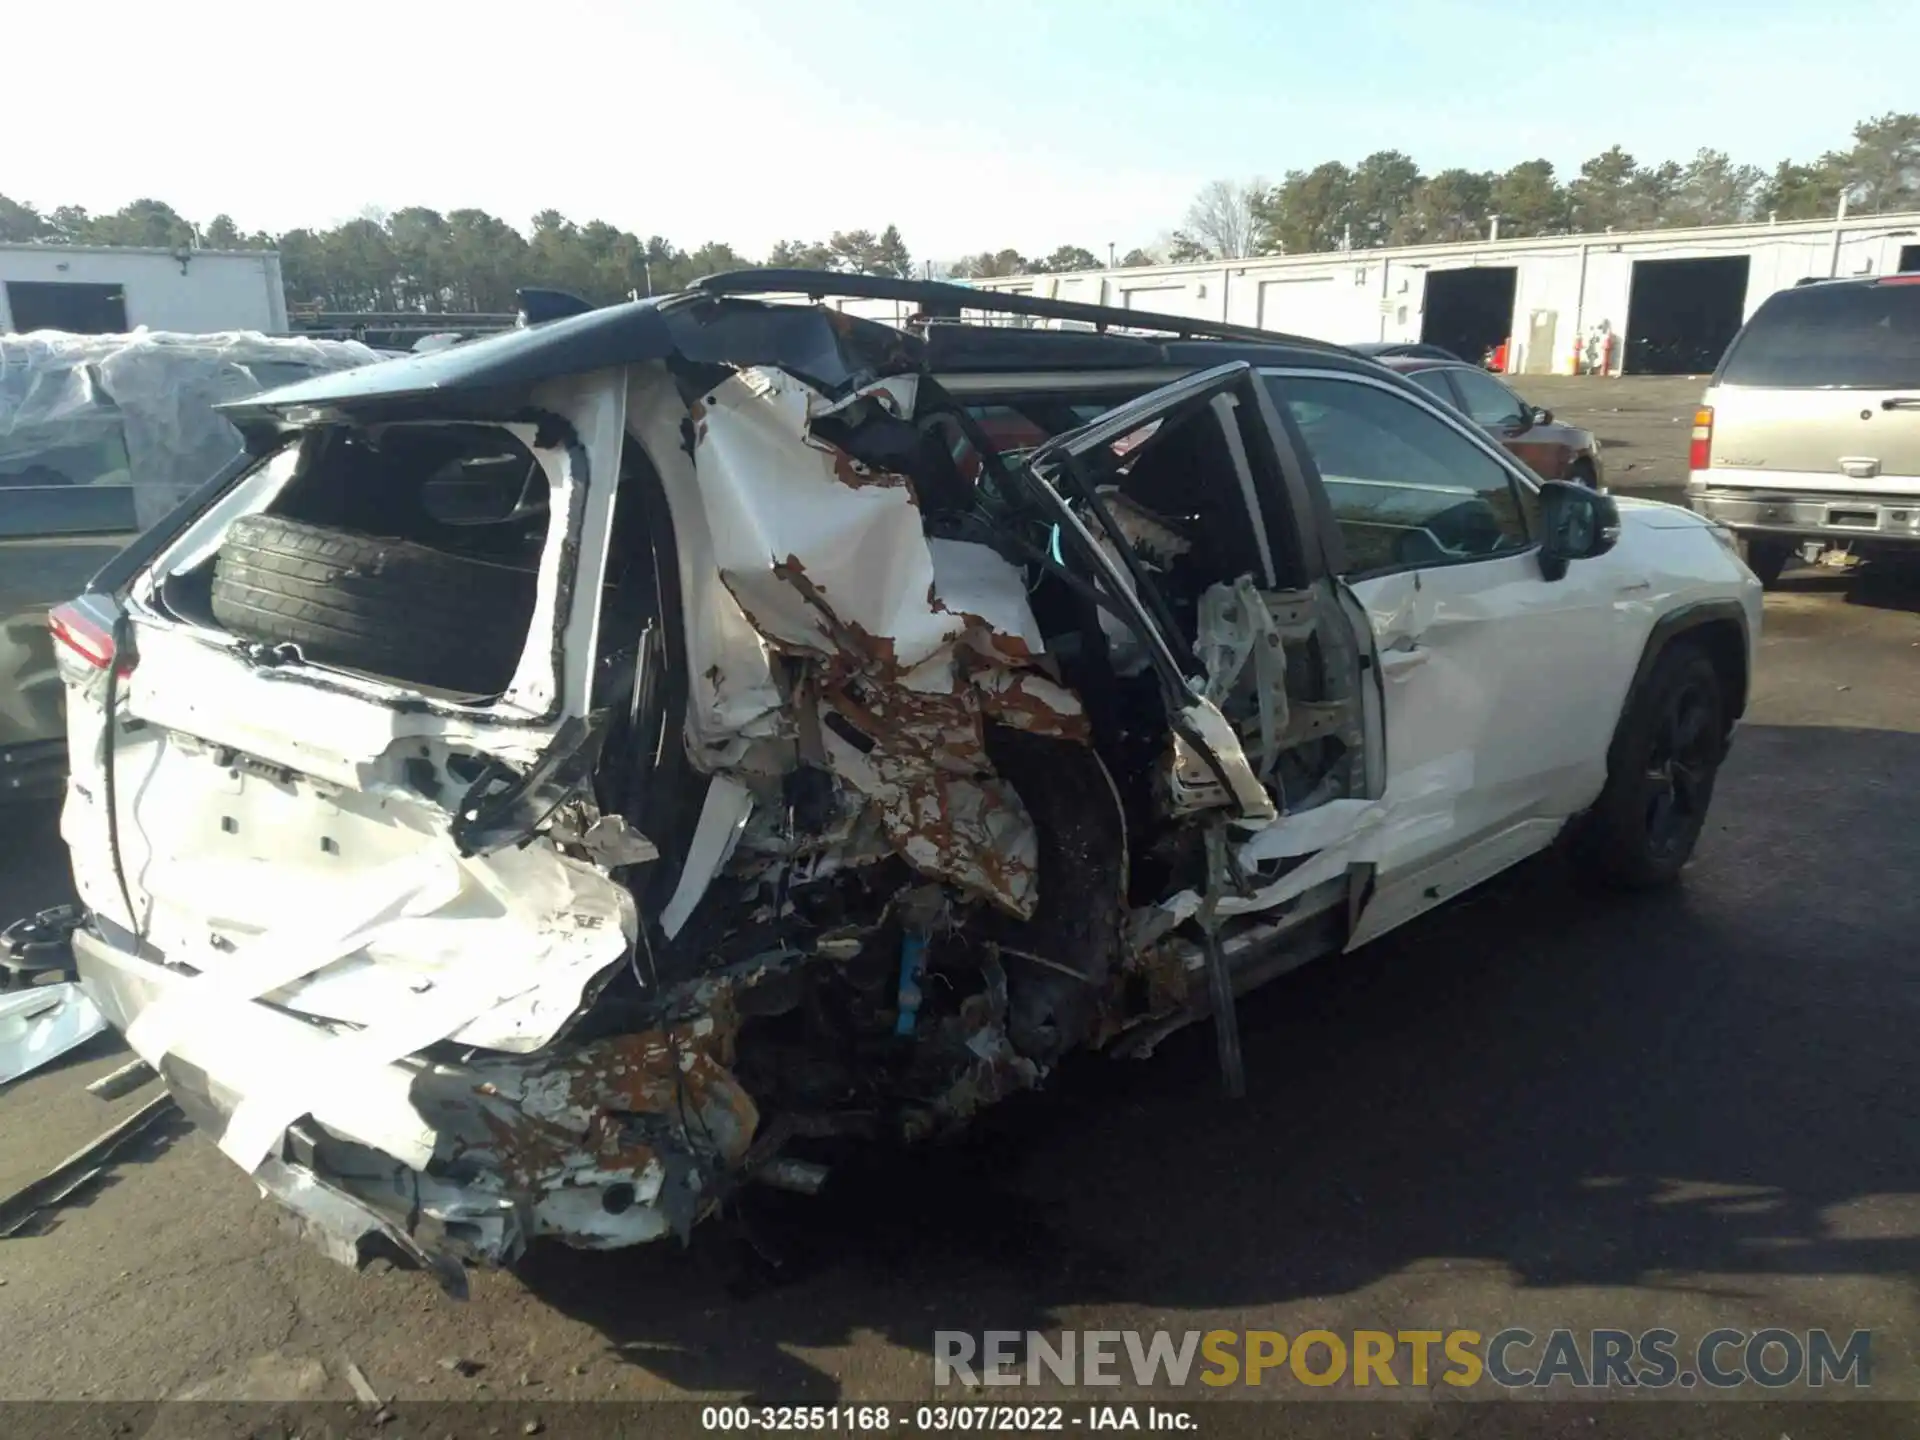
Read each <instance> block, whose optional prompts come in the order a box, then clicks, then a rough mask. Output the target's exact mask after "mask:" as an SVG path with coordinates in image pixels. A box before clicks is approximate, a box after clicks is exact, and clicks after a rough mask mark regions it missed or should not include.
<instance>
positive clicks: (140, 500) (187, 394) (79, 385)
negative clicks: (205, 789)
mask: <svg viewBox="0 0 1920 1440" xmlns="http://www.w3.org/2000/svg"><path fill="white" fill-rule="evenodd" d="M374 358H375V357H374V356H373V354H372V352H371V351H368V350H366V349H364V348H363V347H361V346H358V345H341V344H335V343H332V342H318V343H316V342H313V341H308V340H286V339H274V338H270V337H268V336H265V335H252V334H237V333H236V334H228V335H172V334H164V333H156V332H150V331H141V332H138V333H135V334H132V335H65V334H58V333H55V332H52V331H37V332H35V333H34V334H31V335H24V336H8V337H5V338H0V803H4V802H5V801H7V800H20V799H34V798H47V797H49V796H54V795H57V794H59V792H60V788H61V786H62V785H63V784H64V783H65V777H66V756H67V727H66V721H65V718H64V716H63V714H62V709H61V694H62V691H61V685H60V677H59V674H58V672H57V671H56V670H55V668H54V659H53V642H52V638H51V637H50V636H49V634H48V633H47V611H48V610H49V609H50V608H51V607H52V606H53V605H55V604H56V603H58V602H59V601H61V600H65V599H68V598H70V597H72V596H74V595H78V594H79V593H80V591H81V590H82V589H83V588H85V586H86V583H87V578H88V577H89V576H90V575H92V574H93V573H94V571H96V570H98V569H99V568H100V567H101V566H102V565H103V564H105V563H106V562H107V561H108V560H109V559H111V558H112V557H113V555H114V554H115V553H117V552H118V551H119V549H120V548H121V547H122V546H123V545H125V544H126V543H127V542H128V541H129V540H131V539H132V538H133V537H134V536H135V535H137V534H138V533H139V532H140V530H141V529H142V528H143V527H144V526H146V525H150V524H152V523H153V521H154V520H156V519H157V518H158V517H159V516H161V515H163V514H165V513H166V511H167V510H169V509H171V508H172V507H173V505H174V504H176V503H177V502H178V501H179V500H180V499H181V498H182V497H183V496H185V495H187V494H188V493H189V492H191V491H192V490H193V489H194V488H195V487H197V486H199V485H200V484H202V483H204V482H205V481H206V479H207V477H208V476H210V475H212V474H214V473H216V472H217V471H218V470H220V469H221V467H222V466H223V465H225V464H226V463H227V462H229V461H231V460H233V459H234V458H235V457H237V456H238V455H240V454H241V450H242V447H241V443H240V435H239V432H238V431H236V430H235V429H234V428H233V427H232V426H231V425H229V424H228V423H227V422H226V421H225V420H223V419H221V418H220V416H218V415H217V414H215V412H214V408H213V407H214V406H215V405H216V404H218V403H219V402H220V401H222V400H231V399H235V398H238V397H239V396H242V395H247V394H251V393H253V392H254V391H257V390H262V389H267V388H270V387H273V386H276V385H284V384H286V383H287V382H288V381H291V380H299V379H304V378H306V377H308V376H311V375H315V374H319V373H322V372H324V371H327V370H332V369H337V368H340V367H342V366H346V365H360V364H365V363H367V362H368V361H371V360H372V359H374Z"/></svg>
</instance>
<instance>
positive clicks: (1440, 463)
mask: <svg viewBox="0 0 1920 1440" xmlns="http://www.w3.org/2000/svg"><path fill="white" fill-rule="evenodd" d="M1269 384H1270V386H1271V388H1272V392H1273V394H1274V397H1275V399H1276V400H1277V401H1279V402H1280V403H1281V404H1282V405H1284V407H1285V408H1286V410H1287V412H1288V413H1289V414H1290V415H1291V417H1292V419H1293V421H1294V423H1295V424H1296V425H1297V426H1298V427H1299V432H1300V437H1301V441H1302V443H1303V448H1304V451H1305V455H1306V457H1307V458H1308V459H1309V460H1310V461H1311V462H1312V464H1313V466H1314V467H1315V468H1316V469H1317V470H1318V472H1319V478H1320V483H1321V484H1322V485H1324V487H1325V489H1326V492H1327V495H1328V498H1329V500H1330V502H1331V507H1332V510H1333V514H1334V518H1335V519H1336V521H1337V522H1338V525H1339V528H1340V531H1341V534H1342V537H1343V539H1344V541H1345V544H1346V550H1347V572H1346V580H1347V583H1348V587H1349V589H1350V590H1351V592H1352V594H1353V595H1354V596H1355V598H1356V599H1357V600H1358V601H1359V602H1360V604H1361V605H1362V606H1363V607H1364V609H1365V611H1366V614H1367V620H1368V624H1369V625H1370V627H1371V629H1372V632H1373V639H1374V643H1375V645H1376V647H1377V653H1378V655H1379V657H1380V669H1381V689H1382V694H1383V709H1384V715H1385V732H1386V758H1387V764H1386V773H1387V790H1386V795H1387V798H1388V800H1389V801H1390V802H1391V806H1392V807H1393V808H1396V809H1397V810H1398V812H1399V814H1400V816H1401V819H1400V820H1398V821H1394V822H1391V823H1389V824H1387V825H1386V826H1384V827H1383V829H1382V831H1381V837H1380V840H1379V842H1378V849H1377V854H1376V858H1375V872H1374V889H1373V893H1372V896H1371V898H1370V899H1369V901H1368V903H1367V905H1366V907H1365V908H1364V909H1363V911H1362V913H1361V916H1360V920H1359V923H1358V925H1357V927H1356V929H1355V931H1354V934H1353V936H1352V939H1351V943H1352V944H1355V945H1357V944H1361V943H1363V942H1364V941H1366V940H1368V939H1370V938H1372V937H1373V936H1375V935H1378V934H1380V933H1381V932H1383V931H1385V930H1387V929H1390V928H1392V927H1393V926H1395V925H1398V924H1400V923H1401V922H1402V921H1404V920H1407V919H1409V918H1411V917H1412V916H1413V915H1416V914H1418V913H1419V912H1420V911H1422V910H1425V909H1427V908H1429V907H1430V906H1432V905H1434V904H1437V903H1439V902H1441V901H1443V900H1446V899H1449V898H1451V897H1452V896H1453V895H1455V894H1457V893H1459V892H1460V891H1461V890H1463V889H1465V888H1467V887H1468V886H1471V885H1473V884H1475V883H1477V882H1478V881H1480V880H1483V879H1485V878H1486V877H1487V876H1489V875H1492V874H1494V873H1495V872H1497V871H1499V870H1501V869H1504V868H1505V867H1506V866H1508V865H1510V864H1512V863H1514V862H1515V861H1516V860H1519V859H1521V858H1523V857H1524V856H1526V855H1529V854H1531V853H1533V852H1534V851H1536V850H1538V849H1540V848H1542V847H1543V846H1545V845H1546V844H1548V843H1549V842H1550V841H1551V840H1552V839H1553V837H1554V835H1555V834H1556V833H1557V832H1558V831H1559V829H1560V827H1561V826H1562V824H1563V823H1564V822H1565V820H1566V819H1567V817H1568V816H1570V815H1572V814H1574V813H1576V812H1577V811H1579V810H1581V809H1583V808H1584V807H1585V806H1587V805H1588V804H1590V803H1591V802H1592V800H1593V799H1594V797H1595V796H1596V795H1598V794H1599V791H1600V788H1601V786H1602V785H1603V784H1604V783H1605V778H1606V753H1607V748H1608V745H1609V743H1610V741H1611V738H1612V733H1613V727H1614V721H1615V719H1616V716H1615V715H1614V713H1613V709H1614V702H1613V700H1612V699H1611V698H1609V697H1610V695H1611V694H1612V692H1613V690H1616V689H1617V686H1614V687H1612V688H1611V689H1610V685H1609V682H1610V680H1611V679H1612V678H1613V677H1617V676H1618V675H1619V674H1620V673H1621V668H1620V667H1621V666H1623V665H1625V666H1629V667H1630V666H1631V664H1632V657H1631V654H1630V653H1628V652H1630V651H1631V649H1632V646H1633V644H1634V642H1635V638H1636V634H1637V631H1636V630H1635V629H1634V627H1633V626H1632V624H1631V622H1630V621H1629V619H1628V617H1627V615H1626V614H1624V613H1622V612H1623V610H1624V608H1625V607H1621V606H1617V605H1616V604H1615V601H1616V599H1617V598H1618V596H1619V595H1620V594H1621V593H1622V592H1623V591H1627V590H1631V589H1632V588H1633V580H1632V577H1630V576H1625V575H1623V571H1622V568H1621V566H1619V565H1617V564H1601V563H1598V562H1595V563H1584V562H1583V563H1576V564H1574V565H1572V566H1571V567H1569V568H1568V570H1567V572H1566V573H1565V574H1564V575H1562V576H1561V577H1560V578H1558V579H1556V580H1548V579H1546V578H1545V577H1544V576H1543V574H1542V572H1541V565H1540V557H1539V554H1538V549H1539V546H1538V536H1537V533H1536V532H1537V528H1538V504H1537V491H1536V489H1535V482H1533V481H1531V480H1529V479H1528V478H1527V477H1526V476H1524V475H1523V474H1522V472H1521V471H1520V469H1519V467H1518V466H1516V465H1515V464H1514V463H1513V462H1512V461H1511V460H1510V459H1508V457H1507V456H1505V455H1504V454H1503V453H1502V452H1501V451H1500V450H1499V448H1498V447H1497V446H1494V445H1492V444H1491V443H1489V442H1488V441H1487V440H1485V439H1484V437H1482V436H1481V435H1480V434H1478V433H1477V431H1475V430H1474V429H1473V428H1472V427H1471V426H1470V425H1468V424H1467V423H1466V422H1465V421H1464V420H1462V419H1461V418H1460V417H1458V416H1456V415H1454V414H1453V413H1452V412H1451V411H1450V410H1448V409H1446V408H1444V407H1442V406H1441V405H1440V404H1438V403H1437V402H1431V401H1429V400H1428V399H1427V398H1426V397H1425V396H1418V395H1414V394H1412V393H1409V391H1408V390H1407V389H1405V388H1404V387H1401V386H1397V385H1394V384H1393V383H1391V382H1389V381H1384V380H1376V379H1374V378H1372V377H1369V376H1365V375H1358V374H1353V373H1350V372H1347V373H1342V372H1334V371H1301V372H1286V373H1282V374H1278V375H1274V376H1271V377H1270V379H1269ZM1640 588H1641V589H1645V588H1646V587H1645V585H1644V584H1642V585H1641V586H1640Z"/></svg>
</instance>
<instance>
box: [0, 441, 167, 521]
mask: <svg viewBox="0 0 1920 1440" xmlns="http://www.w3.org/2000/svg"><path fill="white" fill-rule="evenodd" d="M89 431H91V432H92V433H88V432H89ZM139 528H140V524H139V521H138V519H137V518H136V515H135V510H134V500H133V476H132V473H131V468H130V466H129V464H128V461H127V443H126V437H125V436H124V435H123V434H122V433H121V430H120V422H119V421H118V420H116V419H112V418H111V417H109V418H108V419H107V420H106V421H105V422H104V423H103V424H97V425H84V424H73V423H68V424H64V425H53V424H48V425H42V426H37V427H32V428H31V429H29V430H28V431H26V432H24V433H21V432H16V433H14V434H12V435H0V537H5V538H7V539H16V538H21V537H26V536H36V537H37V536H53V535H110V534H120V533H127V534H131V533H132V532H134V531H137V530H138V529H139Z"/></svg>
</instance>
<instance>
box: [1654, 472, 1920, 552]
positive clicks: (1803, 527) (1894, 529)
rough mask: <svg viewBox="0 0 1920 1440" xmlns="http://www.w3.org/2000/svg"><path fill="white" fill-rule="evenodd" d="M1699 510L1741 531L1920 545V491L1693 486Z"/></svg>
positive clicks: (1690, 499) (1691, 502)
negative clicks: (1876, 492) (1849, 491)
mask: <svg viewBox="0 0 1920 1440" xmlns="http://www.w3.org/2000/svg"><path fill="white" fill-rule="evenodd" d="M1687 505H1688V506H1689V508H1691V509H1692V510H1693V511H1694V513H1695V514H1698V515H1704V516H1706V518H1707V519H1709V520H1713V521H1716V522H1718V523H1719V524H1721V525H1724V526H1726V527H1727V528H1728V529H1729V530H1734V531H1738V532H1740V533H1741V534H1758V535H1767V534H1772V535H1781V536H1791V537H1799V538H1803V539H1822V540H1836V541H1838V540H1847V541H1856V542H1858V541H1866V542H1872V543H1879V544H1892V545H1920V495H1914V496H1904V495H1849V494H1844V493H1839V492H1831V491H1820V492H1818V493H1814V494H1808V493H1804V492H1800V491H1792V490H1749V489H1733V488H1727V487H1720V486H1710V485H1701V484H1699V483H1698V482H1697V481H1696V482H1695V483H1693V484H1691V485H1689V486H1688V487H1687Z"/></svg>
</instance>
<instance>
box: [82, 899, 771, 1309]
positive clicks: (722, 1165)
mask: <svg viewBox="0 0 1920 1440" xmlns="http://www.w3.org/2000/svg"><path fill="white" fill-rule="evenodd" d="M132 947H133V939H132V937H131V936H124V935H117V936H115V938H112V939H110V938H107V936H106V935H103V934H101V933H98V932H96V931H93V930H81V931H78V932H76V933H75V935H74V937H73V954H74V960H75V964H76V967H77V970H78V972H79V980H80V985H81V988H82V989H83V990H84V991H85V993H86V994H87V996H88V997H89V998H90V999H91V1000H92V1001H93V1002H94V1004H95V1005H97V1006H98V1007H99V1008H100V1011H101V1013H102V1014H104V1015H105V1016H106V1017H107V1019H108V1021H109V1022H110V1023H111V1024H112V1025H113V1026H114V1028H115V1029H117V1030H119V1031H120V1032H121V1033H122V1034H123V1035H125V1036H126V1037H127V1040H128V1042H129V1043H130V1044H131V1045H132V1046H133V1048H134V1049H135V1050H136V1051H138V1052H139V1054H140V1056H141V1058H143V1059H144V1060H146V1061H147V1063H148V1064H150V1065H152V1066H153V1067H154V1069H155V1070H157V1071H158V1072H159V1073H160V1075H161V1077H162V1079H163V1080H164V1081H165V1082H166V1085H167V1088H168V1089H169V1090H170V1091H171V1092H172V1094H173V1096H174V1099H175V1100H176V1101H177V1102H178V1103H179V1105H180V1108H181V1110H182V1112H184V1113H185V1114H186V1116H187V1117H188V1118H189V1119H190V1120H192V1121H193V1123H194V1125H195V1126H196V1127H197V1128H199V1129H200V1130H202V1131H203V1132H204V1133H205V1134H206V1135H207V1136H208V1137H209V1138H211V1139H212V1140H213V1141H214V1142H215V1143H216V1144H217V1145H218V1146H219V1147H220V1149H221V1151H222V1152H223V1153H225V1154H226V1155H227V1156H228V1158H229V1159H231V1160H233V1161H234V1162H235V1163H236V1164H239V1165H240V1166H241V1167H242V1168H243V1169H245V1170H246V1171H247V1172H248V1173H249V1175H251V1176H252V1178H253V1180H254V1182H255V1183H256V1184H258V1185H259V1187H260V1189H261V1192H262V1193H263V1194H265V1195H268V1196H270V1197H272V1198H273V1199H275V1200H277V1201H279V1202H280V1203H281V1204H282V1205H283V1206H285V1207H286V1208H287V1209H288V1210H290V1211H292V1212H293V1214H294V1215H295V1217H296V1218H297V1219H298V1221H299V1223H300V1226H301V1228H302V1230H303V1231H304V1232H305V1234H306V1235H307V1237H308V1238H309V1239H311V1240H313V1241H315V1242H316V1243H318V1244H319V1246H320V1248H321V1249H322V1250H323V1251H325V1252H326V1253H327V1254H329V1255H331V1256H332V1257H333V1258H335V1259H337V1260H341V1261H344V1262H346V1263H349V1264H354V1265H359V1264H363V1263H365V1262H366V1261H367V1260H369V1259H372V1258H375V1257H376V1256H385V1257H386V1258H389V1259H400V1260H405V1261H409V1262H411V1263H413V1264H416V1265H418V1266H420V1267H422V1268H424V1269H427V1270H428V1271H430V1272H431V1273H433V1274H434V1275H435V1276H436V1277H437V1278H438V1279H439V1280H440V1281H441V1283H442V1285H443V1286H444V1287H445V1288H446V1289H447V1290H449V1291H450V1292H452V1293H456V1294H458V1293H461V1292H462V1291H463V1290H464V1287H465V1281H464V1278H463V1276H462V1268H461V1267H462V1264H463V1263H464V1262H465V1261H468V1260H476V1261H481V1262H486V1263H495V1264H507V1263H511V1262H512V1261H513V1260H515V1259H516V1258H517V1257H518V1256H519V1255H520V1254H521V1253H522V1251H523V1250H524V1249H525V1247H526V1245H527V1243H528V1241H530V1240H531V1239H533V1238H534V1237H535V1236H540V1235H551V1236H554V1237H555V1238H557V1239H559V1240H561V1241H562V1242H564V1243H566V1244H570V1245H574V1246H578V1247H581V1248H588V1249H613V1248H618V1247H622V1246H627V1245H634V1244H639V1243H642V1242H644V1241H648V1240H654V1239H658V1238H660V1237H662V1236H665V1235H669V1234H676V1233H677V1234H682V1235H684V1234H685V1232H686V1231H687V1230H688V1229H689V1228H690V1227H691V1226H692V1224H693V1222H694V1221H695V1220H697V1219H698V1218H699V1217H700V1216H701V1215H702V1214H704V1213H706V1212H707V1211H708V1210H709V1209H711V1207H712V1205H713V1203H714V1202H715V1201H716V1200H717V1198H718V1193H719V1189H720V1182H721V1176H722V1175H723V1174H724V1173H726V1172H728V1171H730V1170H733V1169H735V1168H736V1167H738V1165H739V1163H740V1162H741V1161H742V1160H743V1159H744V1157H745V1152H746V1149H747V1146H748V1143H749V1140H750V1138H751V1136H752V1132H753V1129H754V1125H755V1123H756V1121H757V1118H758V1117H757V1114H756V1112H755V1111H754V1108H753V1104H752V1101H751V1100H749V1099H748V1098H747V1097H746V1094H745V1092H744V1091H741V1090H740V1089H739V1088H738V1086H737V1085H735V1084H734V1083H733V1082H732V1077H731V1076H730V1075H728V1074H727V1072H726V1071H725V1070H723V1069H721V1068H720V1066H719V1065H718V1064H716V1063H714V1062H713V1060H712V1059H711V1057H710V1056H708V1055H707V1054H705V1053H704V1052H703V1051H701V1050H700V1049H698V1048H697V1047H698V1045H699V1044H700V1041H699V1038H698V1035H697V1034H696V1033H695V1027H689V1028H688V1029H687V1030H685V1031H682V1030H675V1031H672V1032H661V1031H652V1032H647V1033H644V1034H640V1035H627V1036H619V1037H615V1038H613V1039H610V1040H603V1041H598V1042H594V1043H590V1044H584V1045H567V1044H564V1043H556V1044H554V1045H552V1046H550V1047H548V1049H547V1050H545V1051H542V1052H538V1053H536V1054H533V1055H528V1056H506V1055H496V1054H488V1053H486V1052H480V1054H479V1056H478V1058H475V1052H472V1051H469V1052H467V1056H466V1058H465V1060H464V1062H463V1063H457V1064H455V1063H445V1062H442V1061H441V1060H439V1059H438V1058H436V1057H434V1056H432V1055H430V1054H427V1053H422V1054H415V1055H410V1056H406V1057H403V1058H401V1059H399V1060H394V1061H384V1062H383V1061H381V1060H380V1059H379V1057H378V1056H370V1055H369V1054H367V1053H366V1050H365V1047H364V1045H362V1044H359V1043H357V1042H359V1041H360V1040H361V1039H362V1037H363V1036H365V1035H366V1034H367V1033H368V1032H366V1031H363V1030H354V1029H350V1028H346V1027H337V1026H327V1025H323V1024H319V1023H316V1022H313V1021H309V1020H305V1019H302V1018H300V1017H298V1016H296V1015H294V1014H292V1013H290V1012H288V1011H286V1010H283V1009H280V1008H278V1007H277V1006H274V1005H271V1004H268V1003H265V1002H262V1001H256V1000H251V999H238V998H234V996H233V994H232V993H230V992H231V990H232V988H233V987H232V986H231V985H227V986H225V987H224V992H223V984H222V982H224V981H227V980H228V977H227V976H226V975H225V973H224V972H221V973H215V974H210V975H190V974H187V973H185V972H183V971H180V970H176V969H174V968H171V967H169V966H167V965H165V964H162V963H159V960H158V959H157V958H146V957H144V956H142V955H138V954H135V953H134V951H133V948H132ZM707 1029H709V1030H710V1029H711V1026H710V1025H709V1026H707ZM682 1111H684V1112H685V1114H686V1115H687V1117H688V1119H689V1120H691V1121H692V1122H695V1123H694V1124H692V1125H691V1126H689V1125H688V1124H686V1123H685V1122H682V1121H681V1120H680V1119H679V1116H680V1114H681V1112H682Z"/></svg>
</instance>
